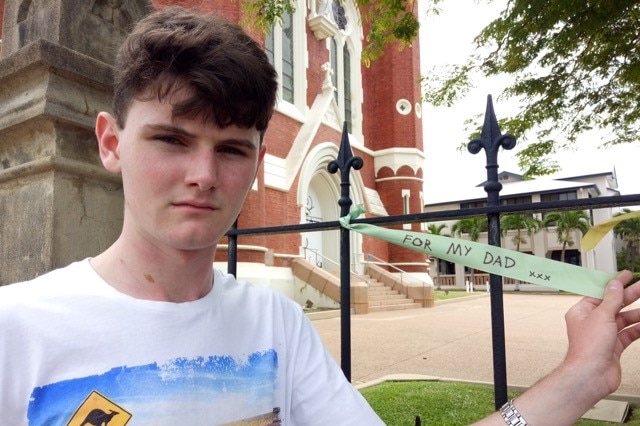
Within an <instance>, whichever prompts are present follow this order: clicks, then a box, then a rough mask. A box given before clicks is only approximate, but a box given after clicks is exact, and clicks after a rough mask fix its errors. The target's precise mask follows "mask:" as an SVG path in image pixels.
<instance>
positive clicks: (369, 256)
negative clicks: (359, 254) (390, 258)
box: [365, 253, 433, 287]
mask: <svg viewBox="0 0 640 426" xmlns="http://www.w3.org/2000/svg"><path fill="white" fill-rule="evenodd" d="M365 258H366V262H367V263H373V264H376V265H384V266H387V267H389V268H391V269H395V270H396V271H398V272H400V283H401V284H404V282H403V280H402V277H403V276H404V275H407V276H409V277H411V278H413V279H414V280H416V281H417V282H419V283H422V286H423V287H424V286H425V285H426V286H433V284H429V283H426V282H424V281H423V280H421V279H420V278H418V277H416V276H415V275H412V274H410V273H409V272H407V271H403V270H402V269H400V268H398V267H397V266H396V265H393V264H391V263H389V262H387V261H385V260H382V259H380V258H379V257H376V256H375V255H373V254H370V253H365ZM371 259H375V260H376V261H375V262H371V261H370V260H371Z"/></svg>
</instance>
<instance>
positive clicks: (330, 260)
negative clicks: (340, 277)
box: [302, 247, 370, 285]
mask: <svg viewBox="0 0 640 426" xmlns="http://www.w3.org/2000/svg"><path fill="white" fill-rule="evenodd" d="M302 248H303V249H304V251H305V253H304V258H305V259H306V258H307V250H309V251H311V252H313V253H314V254H315V255H316V266H317V267H319V268H322V264H319V265H318V260H317V258H318V256H319V257H321V258H322V259H324V260H328V261H329V263H332V264H333V265H335V266H337V267H338V270H340V264H339V263H338V262H336V261H335V260H333V259H330V258H328V257H327V256H325V255H323V254H322V253H319V252H318V249H313V248H309V247H302ZM349 273H350V274H351V275H355V276H356V277H358V278H359V279H360V280H361V281H362V282H364V283H366V284H367V285H369V281H370V280H368V279H367V278H366V277H363V276H362V275H360V274H358V273H357V272H355V271H353V270H349Z"/></svg>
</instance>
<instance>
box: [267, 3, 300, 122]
mask: <svg viewBox="0 0 640 426" xmlns="http://www.w3.org/2000/svg"><path fill="white" fill-rule="evenodd" d="M295 6H296V8H295V11H294V12H293V13H287V12H285V13H283V15H282V19H281V21H280V22H279V23H276V24H274V25H273V27H272V28H271V29H270V30H269V31H268V32H267V34H266V35H265V52H266V54H267V57H268V58H269V61H270V62H271V64H273V66H274V68H275V69H276V71H277V72H278V78H279V85H278V99H279V103H278V108H279V109H280V110H282V111H283V112H285V113H288V114H289V115H293V116H297V115H299V114H300V111H304V109H305V108H304V102H305V93H304V92H305V87H306V81H305V74H304V72H305V65H304V63H305V61H304V55H305V51H306V32H305V28H304V11H305V7H304V3H303V2H302V1H301V0H298V1H297V2H296V5H295Z"/></svg>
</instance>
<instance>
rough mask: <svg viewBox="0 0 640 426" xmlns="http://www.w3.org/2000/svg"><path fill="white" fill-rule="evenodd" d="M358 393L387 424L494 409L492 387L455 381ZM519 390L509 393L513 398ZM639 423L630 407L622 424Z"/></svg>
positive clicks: (440, 422)
mask: <svg viewBox="0 0 640 426" xmlns="http://www.w3.org/2000/svg"><path fill="white" fill-rule="evenodd" d="M360 392H361V393H362V396H364V398H365V399H366V400H367V402H368V403H369V404H370V405H371V407H372V408H373V410H374V411H375V412H376V413H377V414H378V415H379V416H380V417H381V418H382V420H383V421H384V422H385V424H387V425H388V426H407V425H414V424H415V417H416V416H420V420H421V422H422V424H423V425H437V426H449V425H450V426H459V425H468V424H471V423H473V422H475V421H478V420H480V419H482V418H484V417H486V416H488V415H489V414H491V413H492V412H493V411H494V408H493V401H494V395H493V387H492V386H487V385H482V384H469V383H458V382H430V381H415V382H385V383H382V384H380V385H376V386H372V387H368V388H364V389H361V390H360ZM519 394H520V392H509V393H508V397H509V398H515V397H516V396H518V395H519ZM575 424H576V426H605V425H611V424H612V423H609V422H605V421H597V420H584V419H581V420H578V421H577V422H576V423H575ZM624 424H625V425H627V426H638V425H640V409H638V408H637V407H633V408H632V409H631V414H630V415H629V417H628V418H627V421H626V422H625V423H624Z"/></svg>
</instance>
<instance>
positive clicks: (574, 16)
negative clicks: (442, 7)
mask: <svg viewBox="0 0 640 426" xmlns="http://www.w3.org/2000/svg"><path fill="white" fill-rule="evenodd" d="M638 28H640V1H638V0H620V1H615V2H613V1H604V0H595V1H588V2H575V1H572V0H555V1H549V0H510V1H507V2H506V8H505V9H504V10H503V11H502V12H501V14H500V16H499V17H497V18H496V19H495V20H493V21H492V22H491V23H490V24H489V25H487V26H486V27H485V28H484V29H483V30H482V31H481V32H480V34H479V35H478V36H477V37H476V38H475V44H476V47H477V48H478V50H477V51H482V52H487V53H486V54H475V55H472V56H470V57H469V59H468V61H467V63H465V64H464V65H461V66H457V67H454V68H453V69H451V70H449V71H448V72H446V73H445V74H444V75H440V76H437V75H434V76H432V77H430V78H429V79H428V80H427V81H426V83H427V84H426V93H425V99H426V101H427V102H430V103H433V104H434V105H436V106H438V105H450V104H452V103H453V102H455V100H456V99H457V97H459V95H460V94H463V93H465V92H466V90H467V89H468V88H469V87H470V86H471V85H472V83H471V82H472V80H473V76H474V75H475V74H476V73H479V74H481V75H482V76H486V77H489V76H504V75H508V76H510V77H513V83H512V84H511V85H510V86H509V87H508V88H507V89H506V90H505V92H504V93H503V95H504V96H505V97H506V98H514V99H518V100H519V101H520V102H521V105H522V107H521V109H520V111H519V112H518V113H517V114H516V115H515V116H513V117H509V118H507V119H505V120H501V122H500V126H501V128H502V129H504V130H505V131H506V132H508V133H510V134H511V135H513V136H515V137H516V138H517V139H518V140H519V141H521V142H525V143H526V141H527V139H530V140H532V141H534V142H533V143H531V144H529V145H528V146H527V147H526V148H525V149H523V150H522V151H521V152H519V153H518V154H517V155H518V158H519V166H520V168H521V169H522V170H523V171H524V174H525V176H535V175H543V174H548V173H551V172H554V171H556V170H557V169H558V168H559V167H558V166H557V164H555V163H553V161H552V160H551V159H550V158H549V155H550V154H553V153H554V152H555V151H556V150H557V149H560V148H563V147H567V146H571V145H573V144H574V143H575V142H576V140H577V139H578V137H579V136H580V135H582V134H584V133H585V132H587V131H590V130H592V129H605V130H606V131H607V135H608V139H604V140H603V144H604V145H605V146H606V145H609V144H618V143H629V142H633V143H637V142H638V141H639V138H640V108H638V98H639V96H640V71H639V66H638V63H639V59H640V43H639V42H638V40H639V38H640V37H639V36H638ZM560 138H562V140H563V141H565V142H559V139H560Z"/></svg>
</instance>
